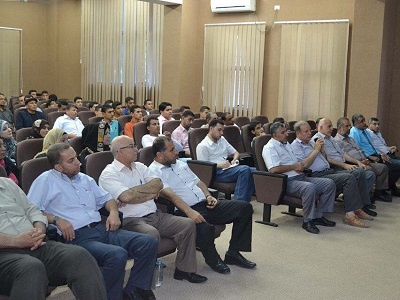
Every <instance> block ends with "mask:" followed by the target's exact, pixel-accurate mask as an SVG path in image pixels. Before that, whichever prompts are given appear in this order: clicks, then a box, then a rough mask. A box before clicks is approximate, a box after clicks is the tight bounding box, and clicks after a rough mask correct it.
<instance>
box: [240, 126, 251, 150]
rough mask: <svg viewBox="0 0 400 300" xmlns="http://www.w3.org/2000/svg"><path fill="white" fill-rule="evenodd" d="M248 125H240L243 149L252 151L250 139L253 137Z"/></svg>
mask: <svg viewBox="0 0 400 300" xmlns="http://www.w3.org/2000/svg"><path fill="white" fill-rule="evenodd" d="M249 126H250V125H249V124H247V125H244V126H243V127H242V141H243V146H244V151H245V152H248V153H252V152H253V150H252V149H251V141H252V140H253V138H254V134H252V133H251V130H250V127H249Z"/></svg>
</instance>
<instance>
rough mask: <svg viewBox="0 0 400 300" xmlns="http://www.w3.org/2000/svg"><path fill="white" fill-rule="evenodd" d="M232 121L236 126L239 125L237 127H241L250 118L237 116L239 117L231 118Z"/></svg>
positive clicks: (248, 121)
mask: <svg viewBox="0 0 400 300" xmlns="http://www.w3.org/2000/svg"><path fill="white" fill-rule="evenodd" d="M233 122H234V123H235V124H236V125H237V126H239V128H242V127H243V126H244V125H246V124H249V123H250V119H249V118H248V117H244V116H239V117H236V118H233Z"/></svg>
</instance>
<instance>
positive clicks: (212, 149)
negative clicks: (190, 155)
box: [196, 135, 236, 164]
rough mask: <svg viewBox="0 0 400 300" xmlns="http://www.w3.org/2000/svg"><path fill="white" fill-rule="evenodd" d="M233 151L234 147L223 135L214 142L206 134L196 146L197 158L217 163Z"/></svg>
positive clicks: (234, 150)
mask: <svg viewBox="0 0 400 300" xmlns="http://www.w3.org/2000/svg"><path fill="white" fill-rule="evenodd" d="M235 152H236V149H235V148H233V147H232V145H231V144H229V143H228V141H227V140H226V139H225V138H224V137H223V136H222V137H221V138H220V139H219V140H217V142H216V143H214V142H213V141H212V140H211V139H210V137H209V136H208V135H207V136H206V137H205V138H204V140H202V141H201V142H200V144H198V145H197V148H196V154H197V159H198V160H204V161H210V162H213V163H217V164H218V163H221V162H224V161H226V159H227V157H228V156H229V155H232V154H234V153H235Z"/></svg>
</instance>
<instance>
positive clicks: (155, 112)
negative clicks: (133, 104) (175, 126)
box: [150, 109, 160, 115]
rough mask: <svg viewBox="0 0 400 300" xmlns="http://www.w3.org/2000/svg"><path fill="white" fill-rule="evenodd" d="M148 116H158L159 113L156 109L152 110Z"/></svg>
mask: <svg viewBox="0 0 400 300" xmlns="http://www.w3.org/2000/svg"><path fill="white" fill-rule="evenodd" d="M150 114H151V115H159V114H160V111H159V110H158V109H152V110H150Z"/></svg>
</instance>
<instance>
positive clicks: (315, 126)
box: [307, 120, 317, 130]
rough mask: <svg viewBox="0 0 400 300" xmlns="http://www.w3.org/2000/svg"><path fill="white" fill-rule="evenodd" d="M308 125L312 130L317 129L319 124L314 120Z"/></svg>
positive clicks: (309, 121)
mask: <svg viewBox="0 0 400 300" xmlns="http://www.w3.org/2000/svg"><path fill="white" fill-rule="evenodd" d="M307 123H308V125H310V127H311V130H314V129H317V124H316V123H315V121H314V120H307Z"/></svg>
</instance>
